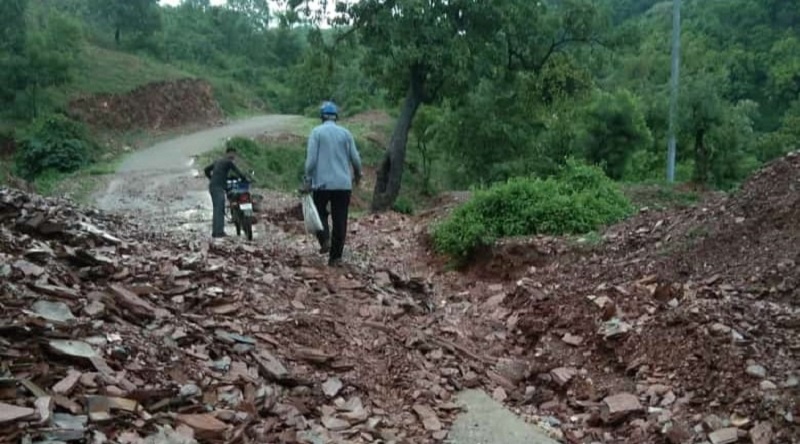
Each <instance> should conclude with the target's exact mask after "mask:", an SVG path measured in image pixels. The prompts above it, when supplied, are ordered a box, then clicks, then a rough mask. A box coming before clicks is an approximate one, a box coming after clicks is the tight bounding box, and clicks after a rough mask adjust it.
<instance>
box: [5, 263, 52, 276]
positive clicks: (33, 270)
mask: <svg viewBox="0 0 800 444" xmlns="http://www.w3.org/2000/svg"><path fill="white" fill-rule="evenodd" d="M11 266H12V267H13V268H16V269H17V270H19V271H21V272H22V274H24V275H25V276H31V277H39V276H41V275H43V274H44V271H45V270H44V268H42V267H40V266H38V265H36V264H32V263H30V262H28V261H26V260H22V259H20V260H18V261H16V262H14V263H13V264H12V265H11Z"/></svg>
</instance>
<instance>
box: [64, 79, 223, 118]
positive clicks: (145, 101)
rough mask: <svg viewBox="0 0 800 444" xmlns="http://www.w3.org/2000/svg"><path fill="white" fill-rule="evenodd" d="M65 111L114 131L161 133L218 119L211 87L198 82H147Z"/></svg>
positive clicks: (219, 113)
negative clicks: (127, 91) (136, 130)
mask: <svg viewBox="0 0 800 444" xmlns="http://www.w3.org/2000/svg"><path fill="white" fill-rule="evenodd" d="M68 110H69V115H70V117H72V118H74V119H76V120H80V121H82V122H84V123H87V124H89V125H91V126H93V127H96V128H103V129H110V130H118V131H126V130H133V129H144V130H165V129H171V128H178V127H181V126H184V125H188V124H215V123H217V122H219V121H220V120H221V119H222V111H221V110H220V107H219V104H218V103H217V101H216V99H215V98H214V93H213V90H212V87H211V85H210V84H209V83H208V82H206V81H204V80H200V79H180V80H174V81H164V82H155V83H149V84H146V85H142V86H140V87H138V88H136V89H134V90H133V91H131V92H129V93H126V94H95V95H89V96H84V97H79V98H76V99H74V100H72V101H71V102H70V103H69V106H68Z"/></svg>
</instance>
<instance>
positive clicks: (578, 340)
mask: <svg viewBox="0 0 800 444" xmlns="http://www.w3.org/2000/svg"><path fill="white" fill-rule="evenodd" d="M561 340H562V341H564V343H565V344H568V345H571V346H573V347H577V346H579V345H581V344H583V337H581V336H576V335H573V334H570V333H566V334H564V336H563V337H562V338H561Z"/></svg>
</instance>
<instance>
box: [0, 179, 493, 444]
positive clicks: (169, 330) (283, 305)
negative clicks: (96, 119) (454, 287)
mask: <svg viewBox="0 0 800 444" xmlns="http://www.w3.org/2000/svg"><path fill="white" fill-rule="evenodd" d="M132 220H133V219H131V218H120V217H111V216H108V215H105V214H102V213H100V212H97V211H91V210H85V211H84V210H81V209H79V208H76V207H73V206H72V205H71V204H70V203H69V202H67V201H62V200H53V199H45V198H41V197H39V196H35V195H31V194H26V193H23V192H21V191H17V190H12V189H7V188H2V189H0V306H2V311H1V313H2V314H0V437H1V438H0V442H20V441H23V442H48V441H49V442H53V441H61V442H76V441H80V440H86V442H89V441H91V442H125V443H143V442H148V443H152V442H157V443H163V442H219V441H225V442H270V443H273V442H275V443H277V442H286V443H291V442H436V441H441V440H443V439H444V438H445V437H446V435H447V432H446V430H443V427H444V426H441V427H432V424H447V423H449V422H450V421H451V419H452V416H453V415H454V414H455V413H456V412H457V411H458V410H459V407H458V406H456V405H454V404H453V402H452V401H451V393H452V392H453V391H455V390H457V389H458V388H460V387H462V386H464V385H465V384H468V383H469V382H466V381H473V382H474V380H475V379H476V375H477V374H478V373H483V371H484V369H485V368H486V366H487V365H488V364H487V363H490V362H492V361H491V359H489V358H486V357H483V356H480V355H478V354H476V353H474V352H472V351H470V350H469V349H468V348H467V347H466V346H464V345H461V342H462V341H461V340H460V338H459V337H458V336H457V335H456V334H455V333H454V332H453V331H448V330H447V329H446V328H444V327H440V326H439V325H438V324H436V323H434V322H432V321H434V320H435V319H433V318H431V317H429V316H428V313H429V307H428V306H427V305H426V300H427V299H426V298H427V297H428V291H429V289H428V287H427V286H426V285H425V282H422V281H418V280H416V279H412V278H409V277H406V276H402V275H399V274H397V273H393V272H392V273H390V272H376V271H375V270H371V271H369V272H368V273H367V272H360V271H358V270H350V271H347V270H344V271H338V270H333V271H329V270H327V269H326V268H324V267H320V266H318V265H317V264H316V263H315V262H313V260H311V259H307V258H306V257H304V256H301V255H299V254H297V252H296V251H293V250H292V249H291V248H285V247H286V246H281V245H276V246H273V247H269V246H267V247H265V246H260V245H254V244H246V243H239V242H236V241H224V242H213V243H208V242H207V241H197V240H193V239H191V238H190V237H188V236H187V237H186V238H181V237H179V236H178V237H176V236H175V235H171V236H169V237H167V236H165V235H159V234H150V232H151V231H152V227H148V226H146V225H145V224H144V223H143V224H141V225H140V224H138V223H133V222H132ZM420 406H421V407H420ZM420 411H424V412H425V415H424V416H423V417H420V413H419V412H420ZM434 429H435V430H434Z"/></svg>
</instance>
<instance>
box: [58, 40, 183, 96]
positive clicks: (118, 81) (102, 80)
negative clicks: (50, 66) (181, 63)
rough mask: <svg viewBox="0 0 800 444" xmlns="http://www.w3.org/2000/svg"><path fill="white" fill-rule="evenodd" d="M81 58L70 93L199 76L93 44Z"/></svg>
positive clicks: (119, 90)
mask: <svg viewBox="0 0 800 444" xmlns="http://www.w3.org/2000/svg"><path fill="white" fill-rule="evenodd" d="M81 58H82V60H81V63H80V68H79V69H78V72H77V73H76V75H75V81H74V82H72V84H71V85H70V86H69V88H68V89H67V92H68V93H90V94H94V93H126V92H129V91H131V90H133V89H136V88H137V87H139V86H142V85H145V84H147V83H152V82H160V81H166V80H176V79H181V78H187V77H195V76H193V75H192V74H190V73H188V72H186V71H182V70H180V69H177V68H175V67H174V66H172V65H168V64H164V63H161V62H158V61H155V60H152V59H150V58H147V57H142V56H138V55H133V54H129V53H125V52H119V51H113V50H110V49H105V48H100V47H98V46H93V45H86V46H85V47H84V50H83V53H82V56H81Z"/></svg>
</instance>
